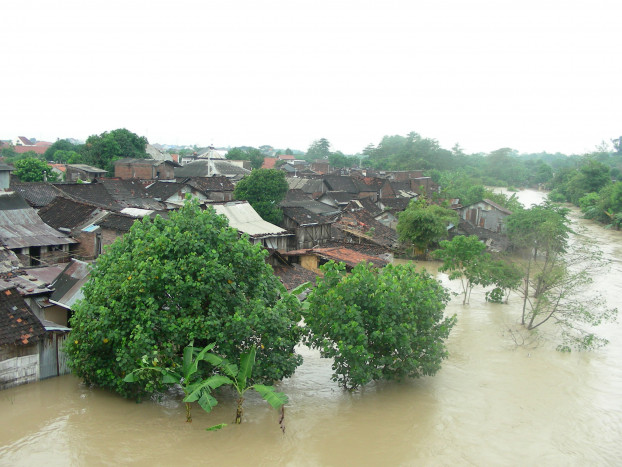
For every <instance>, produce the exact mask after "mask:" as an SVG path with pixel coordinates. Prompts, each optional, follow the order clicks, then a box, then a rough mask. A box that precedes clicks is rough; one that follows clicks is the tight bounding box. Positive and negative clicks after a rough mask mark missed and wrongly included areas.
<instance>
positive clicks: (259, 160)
mask: <svg viewBox="0 0 622 467" xmlns="http://www.w3.org/2000/svg"><path fill="white" fill-rule="evenodd" d="M225 157H226V158H227V159H230V160H237V161H246V160H247V161H250V163H251V168H253V169H259V168H261V166H262V165H263V160H264V157H265V156H264V154H263V152H261V151H260V150H259V149H255V148H232V149H230V150H229V151H228V152H227V155H226V156H225Z"/></svg>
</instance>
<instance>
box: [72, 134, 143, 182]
mask: <svg viewBox="0 0 622 467" xmlns="http://www.w3.org/2000/svg"><path fill="white" fill-rule="evenodd" d="M147 144H148V141H147V138H145V137H144V136H138V135H137V134H136V133H132V132H131V131H129V130H126V129H125V128H119V129H117V130H112V131H110V132H107V131H105V132H103V133H102V134H100V135H91V136H89V137H88V138H87V140H86V143H85V144H84V147H83V148H82V151H81V153H82V154H83V155H84V157H85V160H86V161H87V163H88V164H91V165H93V166H95V167H99V168H102V169H104V170H107V171H108V172H111V173H114V161H115V160H117V159H123V158H126V157H130V158H134V159H148V158H149V155H148V154H147V152H146V151H145V148H146V146H147Z"/></svg>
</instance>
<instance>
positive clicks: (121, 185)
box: [54, 178, 166, 212]
mask: <svg viewBox="0 0 622 467" xmlns="http://www.w3.org/2000/svg"><path fill="white" fill-rule="evenodd" d="M54 186H55V187H56V188H58V189H59V190H60V191H62V192H63V193H64V194H65V196H67V197H69V198H72V199H75V200H77V201H82V202H85V203H88V204H93V205H95V206H99V207H101V208H104V209H107V210H110V211H117V212H120V211H121V210H122V209H125V208H139V209H148V210H153V211H165V210H166V205H165V204H164V203H161V202H159V201H156V200H154V199H153V198H152V197H151V196H149V194H148V193H147V191H146V190H145V187H144V186H143V185H142V184H141V183H140V182H139V181H137V180H119V179H112V178H102V179H97V182H95V183H55V184H54Z"/></svg>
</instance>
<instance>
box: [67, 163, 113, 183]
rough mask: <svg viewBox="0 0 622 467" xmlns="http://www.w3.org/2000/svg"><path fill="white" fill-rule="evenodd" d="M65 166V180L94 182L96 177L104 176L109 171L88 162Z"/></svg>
mask: <svg viewBox="0 0 622 467" xmlns="http://www.w3.org/2000/svg"><path fill="white" fill-rule="evenodd" d="M65 167H66V170H65V181H67V182H77V181H78V180H81V181H83V182H92V181H93V180H95V179H96V178H101V177H104V176H105V175H106V174H107V173H108V172H107V171H105V170H103V169H98V168H97V167H92V166H90V165H86V164H65Z"/></svg>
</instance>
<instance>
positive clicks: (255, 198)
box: [233, 169, 289, 224]
mask: <svg viewBox="0 0 622 467" xmlns="http://www.w3.org/2000/svg"><path fill="white" fill-rule="evenodd" d="M288 189H289V186H288V185H287V181H286V180H285V173H284V172H283V171H281V170H276V169H257V170H253V171H252V172H251V173H250V174H249V175H247V176H246V177H244V178H243V179H242V180H240V181H239V182H238V184H237V185H236V187H235V190H234V192H233V196H234V197H235V199H238V200H246V201H248V202H249V203H250V205H251V206H253V209H255V211H257V213H258V214H259V215H260V216H261V217H262V219H264V220H265V221H267V222H271V223H272V224H278V223H279V222H281V220H282V219H283V212H282V211H281V209H280V208H279V203H280V202H281V201H282V200H283V199H284V198H285V195H286V194H287V190H288Z"/></svg>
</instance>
